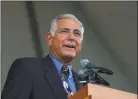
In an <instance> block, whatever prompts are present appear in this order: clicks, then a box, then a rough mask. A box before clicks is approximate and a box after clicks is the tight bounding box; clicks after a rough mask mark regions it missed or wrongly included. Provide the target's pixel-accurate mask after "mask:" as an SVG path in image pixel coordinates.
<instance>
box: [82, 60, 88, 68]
mask: <svg viewBox="0 0 138 99" xmlns="http://www.w3.org/2000/svg"><path fill="white" fill-rule="evenodd" d="M89 62H90V61H89V60H88V59H81V60H80V64H81V67H82V68H85V66H86V65H87V64H88V63H89Z"/></svg>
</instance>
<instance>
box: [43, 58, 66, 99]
mask: <svg viewBox="0 0 138 99" xmlns="http://www.w3.org/2000/svg"><path fill="white" fill-rule="evenodd" d="M43 67H44V71H45V78H46V80H47V81H48V83H49V85H50V87H51V89H52V90H53V93H54V95H55V98H56V99H66V97H67V95H66V92H65V91H64V87H63V85H62V81H61V79H60V76H59V74H58V72H57V69H56V67H55V65H54V63H53V61H52V60H51V58H50V57H49V56H46V57H45V58H44V59H43Z"/></svg>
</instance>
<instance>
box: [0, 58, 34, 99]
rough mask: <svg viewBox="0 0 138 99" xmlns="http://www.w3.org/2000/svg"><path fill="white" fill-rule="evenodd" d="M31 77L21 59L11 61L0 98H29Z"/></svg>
mask: <svg viewBox="0 0 138 99" xmlns="http://www.w3.org/2000/svg"><path fill="white" fill-rule="evenodd" d="M32 80H33V77H32V75H31V70H30V68H29V65H27V63H26V62H24V61H23V59H17V60H15V61H14V62H13V64H12V66H11V68H10V70H9V73H8V76H7V80H6V83H5V86H4V89H3V91H2V95H1V99H30V98H29V97H30V95H31V88H32V87H31V86H32Z"/></svg>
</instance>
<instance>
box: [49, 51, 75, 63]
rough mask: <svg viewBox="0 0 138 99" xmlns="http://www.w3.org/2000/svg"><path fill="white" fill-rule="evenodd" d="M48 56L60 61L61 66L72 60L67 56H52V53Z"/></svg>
mask: <svg viewBox="0 0 138 99" xmlns="http://www.w3.org/2000/svg"><path fill="white" fill-rule="evenodd" d="M50 54H51V55H52V56H54V57H55V58H56V59H58V60H59V61H61V62H62V63H63V64H70V63H71V62H72V60H73V58H71V57H68V56H64V57H62V58H61V57H59V56H57V55H56V54H54V53H52V52H50Z"/></svg>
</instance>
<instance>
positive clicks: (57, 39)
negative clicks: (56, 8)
mask: <svg viewBox="0 0 138 99" xmlns="http://www.w3.org/2000/svg"><path fill="white" fill-rule="evenodd" d="M80 29H81V27H80V24H79V22H78V21H76V20H74V19H61V20H58V21H57V30H56V32H55V35H54V36H51V34H50V33H49V34H48V35H47V36H49V39H48V40H47V41H48V44H49V46H50V52H51V53H52V54H53V55H54V56H55V57H57V58H58V59H59V60H61V61H64V59H67V58H70V59H73V58H74V57H75V56H76V54H77V53H78V52H80V50H81V47H82V39H81V37H82V33H81V32H80Z"/></svg>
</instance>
